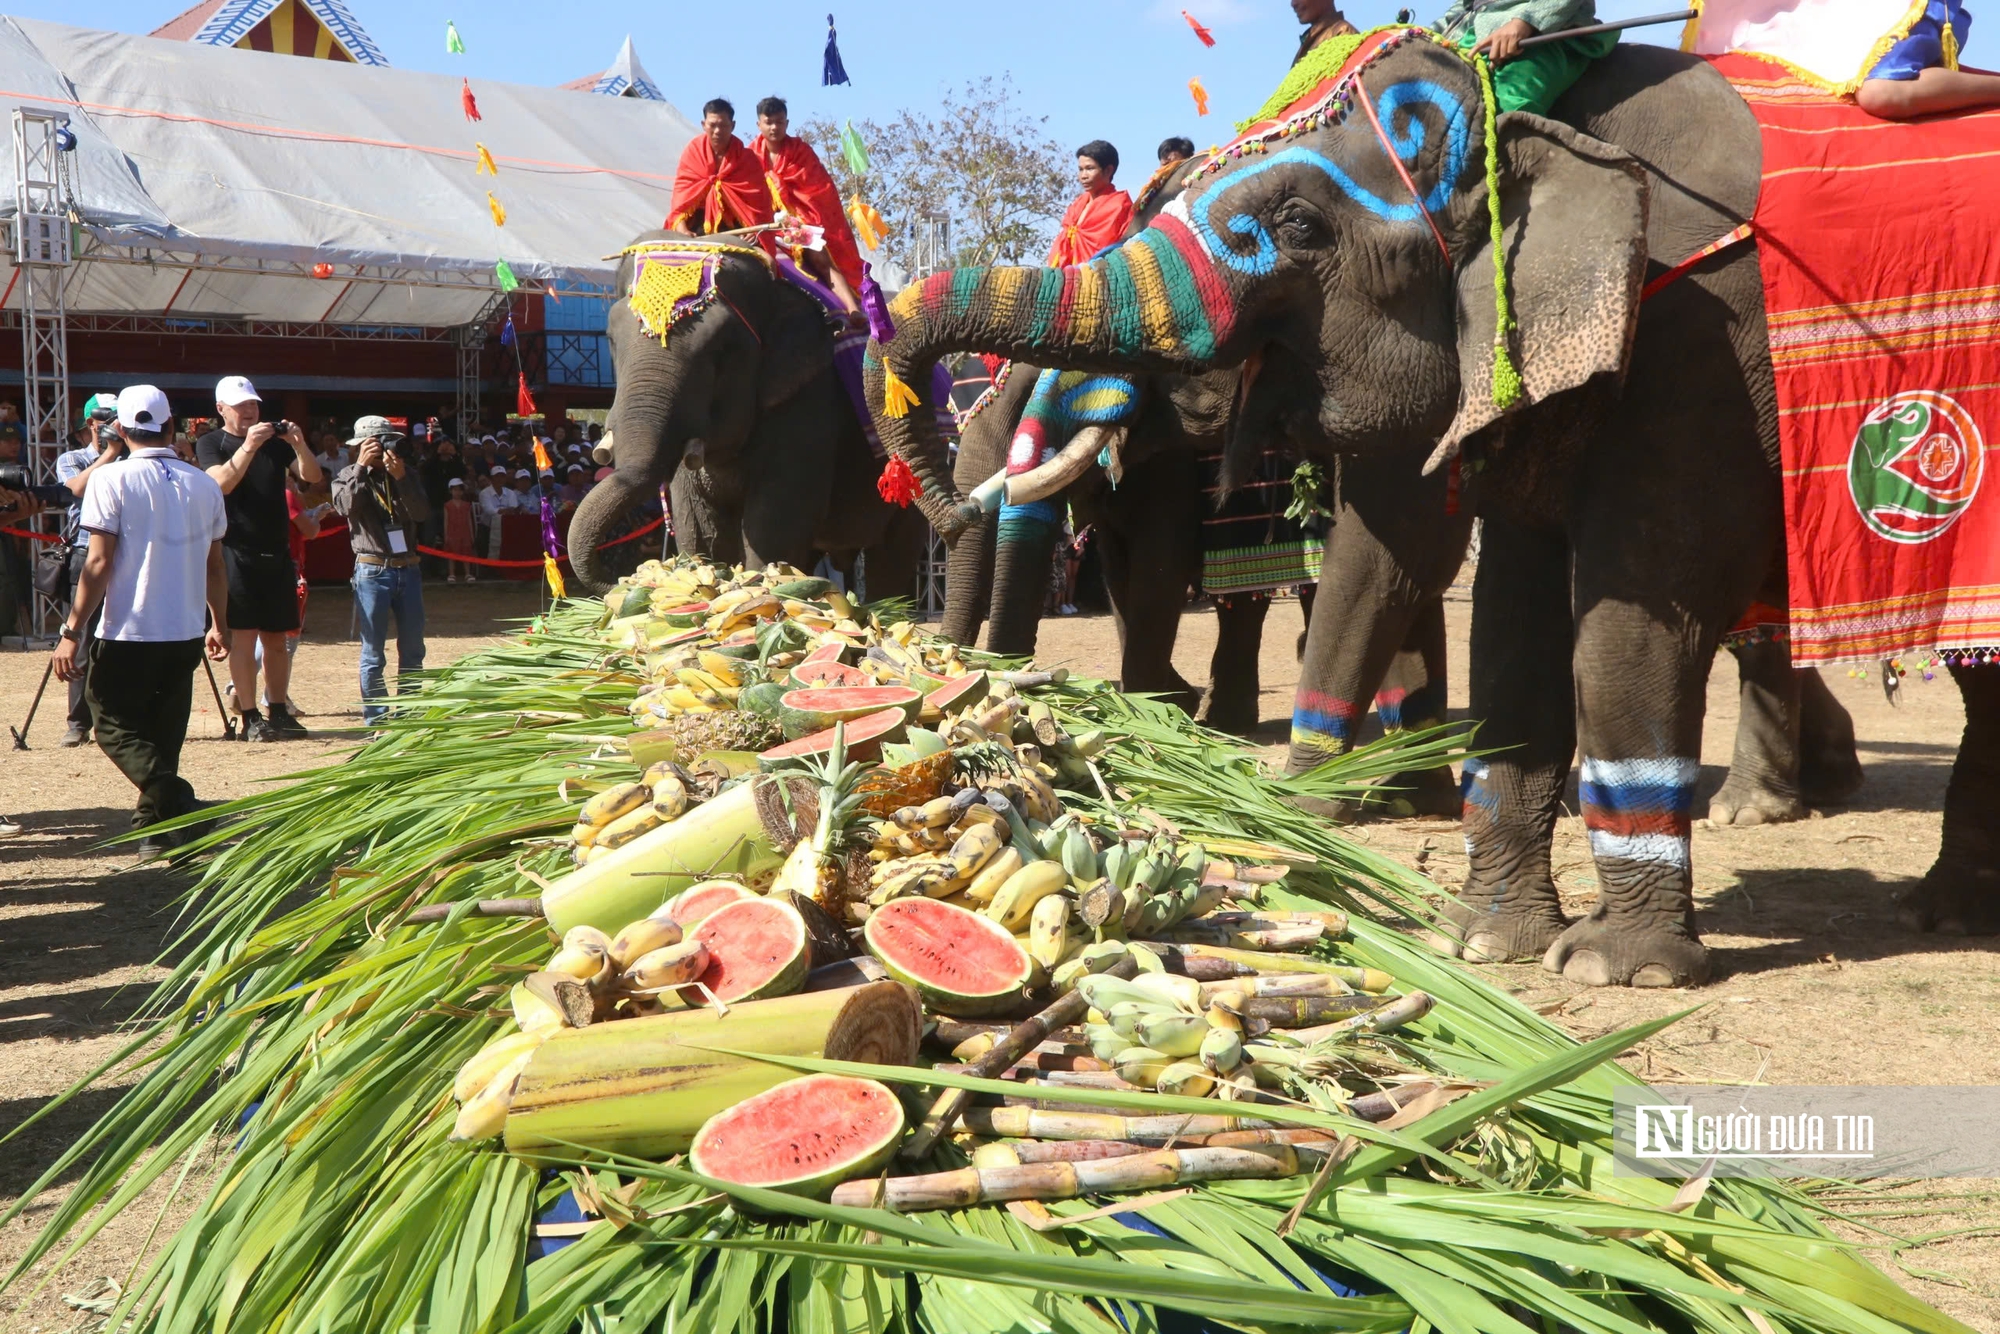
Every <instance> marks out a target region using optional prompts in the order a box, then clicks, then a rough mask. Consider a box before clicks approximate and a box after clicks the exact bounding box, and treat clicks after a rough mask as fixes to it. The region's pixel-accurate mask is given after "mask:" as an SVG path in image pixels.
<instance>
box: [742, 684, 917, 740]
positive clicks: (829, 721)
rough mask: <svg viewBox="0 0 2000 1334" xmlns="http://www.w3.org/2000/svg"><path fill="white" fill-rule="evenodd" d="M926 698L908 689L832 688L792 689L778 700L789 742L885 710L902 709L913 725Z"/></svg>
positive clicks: (882, 687)
mask: <svg viewBox="0 0 2000 1334" xmlns="http://www.w3.org/2000/svg"><path fill="white" fill-rule="evenodd" d="M923 703H924V697H923V695H922V694H920V693H919V692H917V691H915V690H912V689H911V688H910V687H908V686H828V687H825V688H823V689H822V688H817V687H815V688H812V689H806V690H791V691H787V692H786V693H785V697H784V698H783V699H781V700H779V701H778V725H779V726H780V727H782V728H784V730H785V737H786V739H787V740H793V741H795V740H797V739H798V738H800V737H802V736H809V735H811V734H812V733H814V732H824V731H825V730H826V729H827V728H829V727H832V726H833V725H834V724H835V723H839V722H854V721H855V720H857V719H860V718H865V717H867V716H869V715H870V714H874V713H880V712H881V711H882V710H884V709H891V708H893V709H901V710H902V712H903V721H904V722H905V723H913V722H915V721H916V720H917V711H918V710H919V709H921V708H922V707H923Z"/></svg>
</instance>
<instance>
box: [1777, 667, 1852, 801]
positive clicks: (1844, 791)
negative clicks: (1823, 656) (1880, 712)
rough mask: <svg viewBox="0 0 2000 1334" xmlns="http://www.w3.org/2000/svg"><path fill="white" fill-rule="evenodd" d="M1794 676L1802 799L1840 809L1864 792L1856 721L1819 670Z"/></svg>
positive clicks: (1801, 670) (1806, 669) (1810, 669)
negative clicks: (1860, 792) (1797, 705)
mask: <svg viewBox="0 0 2000 1334" xmlns="http://www.w3.org/2000/svg"><path fill="white" fill-rule="evenodd" d="M1793 674H1794V675H1795V676H1797V677H1798V686H1799V795H1800V796H1801V797H1803V798H1805V801H1806V804H1807V805H1808V806H1838V805H1839V804H1840V803H1841V802H1843V801H1846V800H1847V799H1848V798H1849V797H1851V796H1853V795H1854V794H1855V793H1856V792H1857V791H1859V790H1860V788H1861V778H1862V774H1861V757H1860V756H1859V755H1857V754H1856V753H1855V749H1854V719H1853V717H1852V716H1851V715H1850V714H1849V713H1848V712H1847V709H1846V707H1845V706H1844V705H1843V704H1841V702H1840V701H1839V700H1837V699H1835V698H1834V696H1833V691H1831V690H1829V689H1828V688H1827V684H1826V680H1825V678H1824V677H1822V676H1821V675H1820V674H1819V669H1818V668H1817V667H1801V668H1798V669H1796V670H1795V671H1794V673H1793Z"/></svg>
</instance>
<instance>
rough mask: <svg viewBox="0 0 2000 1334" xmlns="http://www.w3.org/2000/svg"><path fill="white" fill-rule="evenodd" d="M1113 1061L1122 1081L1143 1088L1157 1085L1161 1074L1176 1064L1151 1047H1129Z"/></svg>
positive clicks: (1113, 1058)
mask: <svg viewBox="0 0 2000 1334" xmlns="http://www.w3.org/2000/svg"><path fill="white" fill-rule="evenodd" d="M1111 1059H1112V1063H1113V1064H1114V1065H1115V1066H1116V1067H1117V1070H1118V1077H1119V1078H1120V1079H1122V1080H1124V1081H1125V1082H1126V1083H1128V1084H1137V1085H1139V1086H1140V1087H1141V1088H1151V1087H1153V1086H1154V1085H1155V1084H1157V1083H1158V1082H1159V1079H1160V1075H1161V1073H1162V1072H1163V1071H1165V1070H1166V1069H1167V1067H1168V1066H1170V1065H1172V1064H1173V1063H1174V1058H1173V1057H1171V1056H1169V1055H1167V1054H1166V1053H1165V1052H1163V1051H1154V1050H1153V1049H1152V1048H1150V1047H1127V1048H1126V1049H1125V1050H1124V1051H1121V1052H1119V1053H1118V1054H1117V1055H1116V1056H1114V1057H1112V1058H1111Z"/></svg>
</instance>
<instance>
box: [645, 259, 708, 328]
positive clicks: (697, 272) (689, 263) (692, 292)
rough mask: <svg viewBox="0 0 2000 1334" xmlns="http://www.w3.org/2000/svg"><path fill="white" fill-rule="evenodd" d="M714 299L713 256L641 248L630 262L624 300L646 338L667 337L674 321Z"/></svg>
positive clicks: (690, 313)
mask: <svg viewBox="0 0 2000 1334" xmlns="http://www.w3.org/2000/svg"><path fill="white" fill-rule="evenodd" d="M714 301H715V259H714V257H713V256H710V255H704V254H701V253H699V252H698V251H693V250H650V251H642V252H640V254H639V256H638V257H637V258H636V259H635V260H634V261H633V263H632V290H631V292H630V293H629V294H628V295H627V303H628V304H629V305H630V306H631V307H632V313H633V314H634V315H636V316H638V318H639V327H640V328H641V329H643V330H645V331H646V336H647V337H648V338H657V339H659V340H660V341H661V342H662V343H664V342H666V341H667V334H668V333H669V332H670V331H671V330H672V329H673V327H674V325H676V324H678V323H680V322H681V321H682V320H684V319H686V318H688V317H689V316H690V315H695V314H699V313H700V312H701V311H703V310H706V309H707V308H708V307H709V306H710V305H712V304H713V303H714Z"/></svg>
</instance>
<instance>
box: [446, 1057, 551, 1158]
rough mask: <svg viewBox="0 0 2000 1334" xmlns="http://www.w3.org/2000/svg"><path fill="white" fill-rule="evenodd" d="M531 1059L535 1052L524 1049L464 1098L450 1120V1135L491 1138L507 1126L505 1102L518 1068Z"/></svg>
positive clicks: (511, 1093)
mask: <svg viewBox="0 0 2000 1334" xmlns="http://www.w3.org/2000/svg"><path fill="white" fill-rule="evenodd" d="M533 1059H535V1053H534V1052H532V1051H527V1052H523V1053H521V1055H519V1056H516V1057H515V1058H514V1059H513V1060H511V1061H509V1062H508V1063H507V1064H506V1065H504V1066H502V1067H500V1069H499V1070H498V1071H497V1072H496V1073H495V1074H494V1076H493V1078H491V1079H490V1080H488V1081H487V1082H486V1087H484V1088H482V1089H480V1090H479V1092H478V1093H476V1094H474V1095H473V1096H472V1097H470V1098H468V1099H467V1100H466V1102H465V1105H464V1106H463V1107H460V1108H459V1109H458V1119H457V1120H456V1121H454V1122H452V1126H451V1138H452V1139H454V1140H458V1141H465V1140H475V1139H492V1138H493V1137H494V1136H495V1135H498V1134H499V1133H500V1132H501V1131H502V1130H504V1129H505V1128H506V1126H507V1105H508V1104H509V1103H511V1102H512V1101H513V1100H514V1081H515V1080H517V1079H519V1078H520V1077H521V1071H523V1070H525V1069H527V1068H528V1062H529V1061H532V1060H533Z"/></svg>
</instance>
